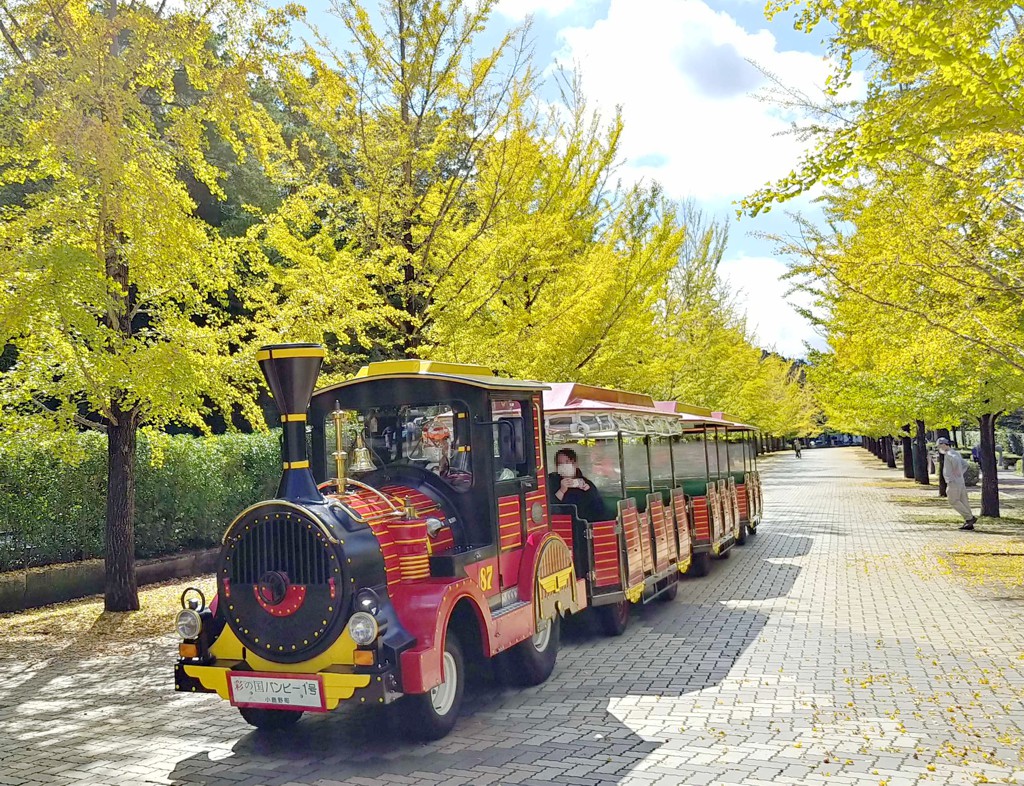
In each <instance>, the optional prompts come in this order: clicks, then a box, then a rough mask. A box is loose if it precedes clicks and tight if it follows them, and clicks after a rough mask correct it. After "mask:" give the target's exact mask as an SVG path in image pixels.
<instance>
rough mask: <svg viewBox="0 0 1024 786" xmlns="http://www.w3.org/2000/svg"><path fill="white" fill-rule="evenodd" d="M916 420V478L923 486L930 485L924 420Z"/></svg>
mask: <svg viewBox="0 0 1024 786" xmlns="http://www.w3.org/2000/svg"><path fill="white" fill-rule="evenodd" d="M914 422H915V423H916V424H917V433H916V434H915V435H914V480H916V481H917V482H918V483H920V484H921V485H922V486H928V485H930V481H929V480H928V445H927V444H925V441H924V421H923V420H917V421H914Z"/></svg>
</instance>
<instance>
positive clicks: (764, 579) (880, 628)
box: [0, 449, 1024, 786]
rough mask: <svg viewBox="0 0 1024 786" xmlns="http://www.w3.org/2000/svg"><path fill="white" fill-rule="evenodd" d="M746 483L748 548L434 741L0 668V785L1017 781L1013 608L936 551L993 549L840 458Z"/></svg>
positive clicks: (82, 661)
mask: <svg viewBox="0 0 1024 786" xmlns="http://www.w3.org/2000/svg"><path fill="white" fill-rule="evenodd" d="M763 475H764V484H765V503H766V522H765V524H764V525H763V526H762V528H761V532H760V533H759V534H758V535H757V536H755V537H754V538H752V539H751V540H750V541H748V545H747V546H745V547H742V548H738V549H736V551H735V553H734V554H733V556H732V557H731V559H729V560H727V561H725V562H722V563H718V564H716V565H715V566H714V569H713V571H712V574H711V575H710V576H709V577H707V578H705V579H696V580H692V581H687V582H685V583H684V585H683V586H682V589H681V592H680V593H679V597H678V598H677V600H676V601H675V602H674V603H672V604H661V603H656V604H652V605H651V606H650V607H647V608H645V609H643V610H642V611H641V612H640V614H639V615H638V616H637V617H636V618H634V620H633V623H632V625H631V627H630V629H629V631H628V632H627V633H626V635H624V636H623V637H621V638H618V639H607V638H602V637H601V636H600V635H598V634H597V633H596V632H592V631H591V630H590V629H589V628H588V627H587V626H585V625H577V626H575V627H574V628H572V629H570V630H567V631H566V633H565V636H564V641H563V650H562V652H561V654H560V655H559V660H558V667H557V669H556V671H555V674H554V676H553V677H552V679H551V680H550V681H549V682H548V683H546V684H545V685H543V686H541V687H539V688H535V689H530V690H510V689H503V688H500V687H497V686H495V685H493V684H489V685H485V686H484V687H481V688H477V689H476V690H474V691H473V692H472V694H470V695H469V696H468V704H469V711H468V712H467V713H466V714H465V716H464V717H463V718H462V719H461V720H460V723H459V725H458V726H457V727H456V729H455V732H454V733H453V734H451V735H450V736H449V737H448V738H447V739H445V740H442V741H440V742H438V743H434V744H430V745H420V744H415V743H411V742H405V741H402V740H400V739H396V737H395V734H396V732H395V731H394V730H393V729H392V728H391V726H390V725H389V720H388V718H387V716H386V715H385V714H384V713H382V712H378V713H376V714H374V711H370V710H367V711H364V712H356V711H341V712H336V713H333V714H330V715H327V716H321V717H314V718H308V719H303V721H302V722H301V723H300V724H299V725H298V726H297V727H296V728H295V730H294V731H292V732H286V733H282V734H276V735H257V734H254V733H252V732H251V731H250V730H249V727H247V726H246V725H245V724H244V723H243V722H242V721H241V719H240V718H239V717H238V715H237V713H236V711H235V710H233V709H232V708H230V707H229V706H227V705H226V704H225V703H223V702H221V701H220V700H218V699H215V698H209V697H196V696H176V695H175V694H173V693H172V692H171V682H170V674H171V667H172V660H173V648H174V646H175V640H174V639H173V638H171V637H168V638H165V639H162V640H160V641H158V642H153V643H151V644H149V645H147V646H146V647H144V648H143V649H142V651H141V653H140V654H137V655H133V656H131V658H130V659H126V658H119V657H112V656H109V655H106V656H102V657H99V656H94V657H89V656H87V655H83V654H82V653H81V652H75V651H74V650H73V649H69V650H66V651H64V652H63V653H58V654H57V655H56V656H54V657H52V658H51V659H50V660H43V661H38V660H35V658H37V657H38V656H33V657H34V662H30V663H29V665H28V666H27V667H23V666H20V665H17V664H16V663H15V662H14V661H13V660H12V659H11V658H3V659H0V784H22V783H54V784H79V783H80V784H114V783H173V784H192V783H210V784H229V783H230V784H243V785H244V786H249V785H250V784H268V785H270V784H273V785H274V786H282V785H284V784H293V783H294V784H318V785H319V786H335V785H336V784H377V783H393V784H413V783H416V784H428V783H444V784H460V783H465V784H486V783H495V784H497V783H522V784H540V783H545V784H547V783H553V782H554V783H576V784H593V783H631V784H679V783H686V784H710V783H730V784H739V783H745V784H768V783H818V782H825V781H827V782H830V783H837V784H873V785H874V784H888V785H889V786H901V785H902V784H911V783H920V784H954V783H955V784H960V783H977V782H986V779H987V781H988V782H998V781H1000V780H1008V781H1010V782H1016V780H1015V779H1017V776H1018V775H1019V780H1020V781H1024V761H1021V760H1020V759H1019V758H1018V756H1019V751H1020V748H1021V740H1022V739H1024V701H1022V699H1024V660H1022V653H1024V615H1022V613H1021V606H1020V605H1019V601H1012V600H1007V599H1000V598H999V597H997V594H996V593H992V592H989V591H983V590H979V589H972V588H967V587H965V586H964V584H963V582H962V581H961V580H959V579H958V578H957V577H955V576H952V575H950V572H949V571H948V570H946V569H943V567H942V564H941V563H940V562H939V561H938V560H937V559H936V556H935V555H936V554H938V553H940V552H942V551H949V550H955V549H956V548H957V547H958V545H960V544H963V543H964V542H966V541H968V540H970V542H971V544H972V546H974V547H975V548H976V547H977V545H978V544H979V543H982V544H984V543H985V542H986V539H990V540H992V541H993V543H995V542H996V541H997V539H996V537H995V536H988V535H984V534H975V535H973V536H972V535H969V534H961V533H957V532H956V531H955V530H953V529H950V530H949V531H943V530H938V529H936V528H923V527H920V526H913V525H911V524H909V523H907V522H905V521H901V519H900V516H899V511H898V509H897V508H896V507H895V506H894V505H893V504H892V503H891V502H889V501H888V500H889V497H890V496H891V495H892V492H891V490H887V489H885V488H883V487H881V486H880V485H879V484H878V483H877V482H875V481H880V480H882V479H884V478H891V477H895V475H893V474H886V471H885V470H883V469H882V468H881V467H880V466H879V465H878V464H877V462H875V461H874V460H873V459H871V458H870V457H868V456H867V454H865V453H864V452H863V451H858V450H854V449H847V450H819V451H812V450H808V451H805V452H804V458H803V459H802V460H799V461H798V460H797V459H796V458H795V457H793V456H792V454H788V455H780V456H778V457H774V458H773V459H772V460H771V461H769V462H767V463H766V465H765V467H764V473H763ZM998 542H999V543H1000V544H1005V543H1006V540H1005V538H1002V539H999V540H998Z"/></svg>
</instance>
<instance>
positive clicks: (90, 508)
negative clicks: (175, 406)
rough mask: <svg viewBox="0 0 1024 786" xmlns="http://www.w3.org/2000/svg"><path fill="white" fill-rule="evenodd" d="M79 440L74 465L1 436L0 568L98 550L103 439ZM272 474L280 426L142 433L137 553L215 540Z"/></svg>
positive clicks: (273, 481)
mask: <svg viewBox="0 0 1024 786" xmlns="http://www.w3.org/2000/svg"><path fill="white" fill-rule="evenodd" d="M0 436H2V435H0ZM77 439H79V440H80V445H79V446H80V448H81V453H82V454H83V455H84V458H83V459H82V460H81V461H80V462H78V463H74V464H72V463H68V462H67V461H65V460H63V458H62V457H60V456H57V455H54V453H53V452H52V451H50V450H47V449H45V448H42V447H39V446H37V445H35V444H32V443H29V442H26V441H22V440H18V439H11V440H7V441H4V440H2V439H0V570H10V569H13V568H20V567H30V566H36V565H46V564H51V563H54V562H68V561H73V560H79V559H90V558H93V557H101V556H102V555H103V533H104V516H105V510H106V487H107V479H106V462H107V447H106V439H105V437H103V436H102V435H100V434H82V435H80V436H79V437H77ZM280 477H281V450H280V443H279V434H278V432H271V433H269V434H225V435H222V436H214V437H198V438H197V437H190V436H161V437H159V438H158V440H157V441H156V442H152V441H150V440H148V439H146V438H145V437H144V436H141V435H140V438H139V448H138V459H137V462H136V490H135V509H136V514H135V544H136V545H135V554H136V556H137V557H140V558H146V557H158V556H164V555H167V554H174V553H177V552H180V551H187V550H190V549H197V548H206V547H209V546H214V545H216V544H217V543H218V542H219V540H220V537H221V535H222V534H223V532H224V529H225V527H227V525H228V524H229V523H230V522H231V520H232V519H233V518H234V517H235V516H236V515H237V514H238V513H239V512H240V511H241V510H242V509H243V508H244V507H246V506H248V505H251V504H252V503H253V502H256V501H258V500H260V499H266V498H267V497H269V496H273V494H274V492H275V490H276V488H277V483H278V480H279V479H280Z"/></svg>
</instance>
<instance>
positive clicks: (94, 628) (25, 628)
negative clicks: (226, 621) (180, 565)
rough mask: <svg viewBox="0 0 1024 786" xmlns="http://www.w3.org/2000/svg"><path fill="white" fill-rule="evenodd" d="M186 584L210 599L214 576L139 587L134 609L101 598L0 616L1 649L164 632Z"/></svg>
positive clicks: (98, 643) (103, 642) (100, 644)
mask: <svg viewBox="0 0 1024 786" xmlns="http://www.w3.org/2000/svg"><path fill="white" fill-rule="evenodd" d="M186 587H198V588H199V589H200V590H202V591H203V592H204V593H205V594H206V598H207V600H208V601H209V600H210V599H212V598H213V596H214V595H215V594H216V588H215V583H214V579H213V576H202V577H198V578H186V579H175V580H174V581H170V582H167V583H164V584H155V585H152V586H149V587H144V588H142V589H140V590H139V610H138V611H127V612H107V611H104V610H103V598H102V597H101V596H98V595H97V596H93V597H91V598H83V599H81V600H73V601H68V602H67V603H58V604H55V605H53V606H43V607H42V608H38V609H29V610H28V611H23V612H17V613H14V614H4V615H0V628H2V629H3V631H4V635H3V638H2V639H0V649H2V648H7V647H17V648H18V649H19V650H21V648H23V647H24V646H25V645H26V644H29V645H32V644H38V643H45V645H46V646H47V647H53V646H61V647H63V646H70V645H75V646H82V647H87V648H93V649H97V650H99V649H101V648H104V647H109V646H110V645H112V644H116V645H118V646H119V647H123V646H124V645H125V644H127V643H130V642H133V641H138V640H142V639H148V638H153V637H156V636H162V635H166V634H168V633H171V632H172V631H173V630H174V617H175V615H176V614H177V613H178V611H179V610H180V609H181V603H180V597H181V593H182V591H183V590H184V589H185V588H186Z"/></svg>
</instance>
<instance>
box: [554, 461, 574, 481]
mask: <svg viewBox="0 0 1024 786" xmlns="http://www.w3.org/2000/svg"><path fill="white" fill-rule="evenodd" d="M558 474H559V475H561V476H562V477H563V478H574V477H576V467H575V466H574V465H573V464H559V465H558Z"/></svg>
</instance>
